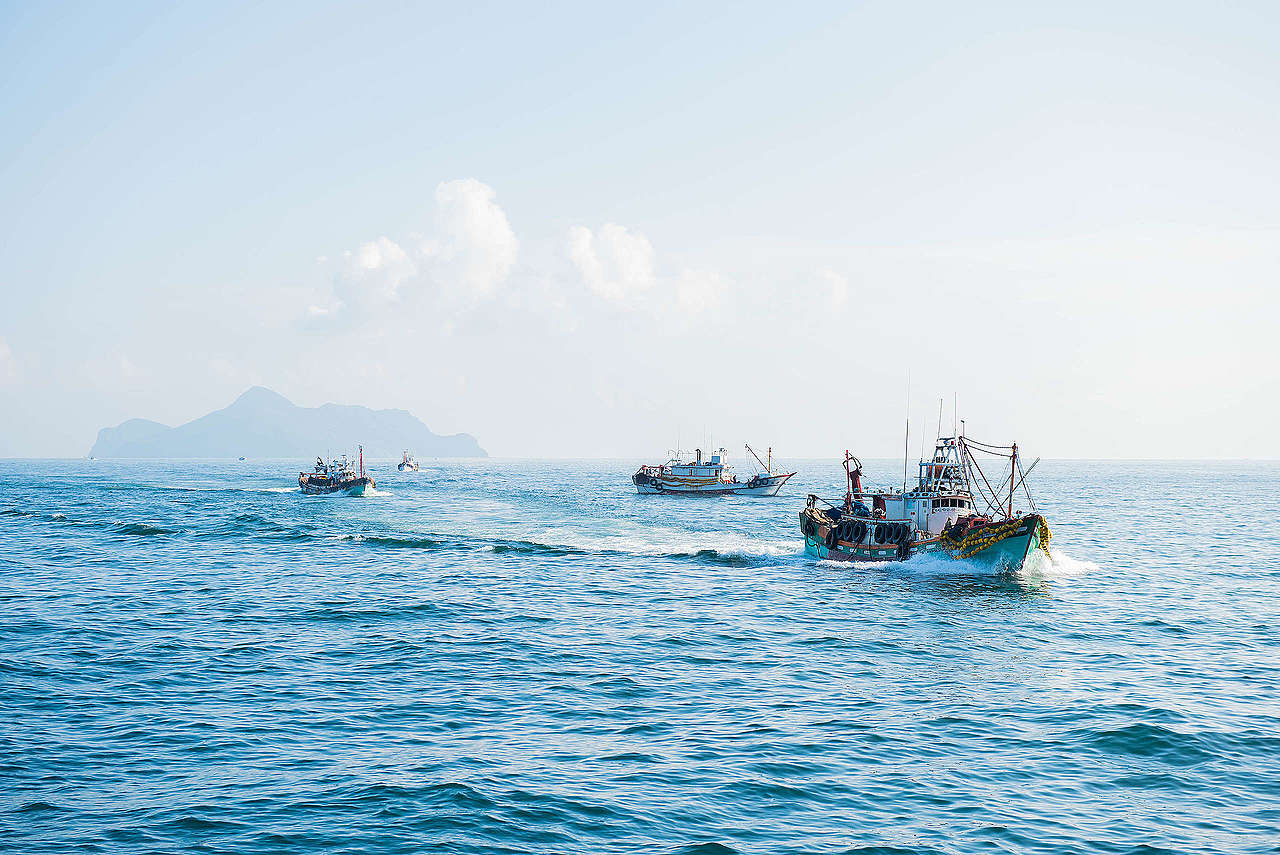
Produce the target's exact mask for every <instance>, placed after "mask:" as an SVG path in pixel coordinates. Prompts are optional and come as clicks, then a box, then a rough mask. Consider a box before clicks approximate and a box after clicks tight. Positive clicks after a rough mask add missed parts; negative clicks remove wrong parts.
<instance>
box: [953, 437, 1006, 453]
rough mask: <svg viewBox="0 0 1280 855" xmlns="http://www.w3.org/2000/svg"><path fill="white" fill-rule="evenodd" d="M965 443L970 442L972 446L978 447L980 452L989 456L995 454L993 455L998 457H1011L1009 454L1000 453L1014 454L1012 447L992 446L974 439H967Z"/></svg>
mask: <svg viewBox="0 0 1280 855" xmlns="http://www.w3.org/2000/svg"><path fill="white" fill-rule="evenodd" d="M965 441H966V442H968V443H969V444H970V445H974V446H977V448H978V450H979V451H982V452H985V453H987V454H993V455H996V456H997V457H1008V456H1009V454H1000V453H999V452H1001V451H1007V452H1009V453H1010V454H1012V453H1013V446H1012V445H991V444H989V443H986V442H978V441H977V440H974V439H967V440H965Z"/></svg>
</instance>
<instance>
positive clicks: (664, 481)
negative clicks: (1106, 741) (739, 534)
mask: <svg viewBox="0 0 1280 855" xmlns="http://www.w3.org/2000/svg"><path fill="white" fill-rule="evenodd" d="M795 474H796V473H794V472H790V473H787V474H785V475H765V476H757V477H755V478H752V479H751V480H748V481H744V482H741V483H735V482H732V481H720V480H709V479H708V480H698V479H686V478H672V477H669V476H663V475H640V474H637V475H633V476H632V479H631V480H632V483H634V484H635V485H636V492H637V493H639V494H640V495H642V496H776V495H778V491H779V490H781V489H782V485H783V484H786V483H787V481H788V480H790V478H791V477H792V476H793V475H795Z"/></svg>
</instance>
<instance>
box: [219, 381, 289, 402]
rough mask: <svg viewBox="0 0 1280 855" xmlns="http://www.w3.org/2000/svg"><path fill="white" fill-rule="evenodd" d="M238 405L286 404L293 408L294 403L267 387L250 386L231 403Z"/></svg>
mask: <svg viewBox="0 0 1280 855" xmlns="http://www.w3.org/2000/svg"><path fill="white" fill-rule="evenodd" d="M236 404H284V405H286V406H289V407H292V406H293V402H292V401H290V400H289V399H288V398H286V397H285V396H284V395H281V394H280V393H279V392H273V391H272V390H270V389H268V388H267V387H266V386H250V387H249V388H248V389H245V390H244V391H243V392H241V393H240V397H239V398H236V399H235V401H233V402H232V403H231V406H233V407H234V406H235V405H236Z"/></svg>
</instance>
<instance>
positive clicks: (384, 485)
mask: <svg viewBox="0 0 1280 855" xmlns="http://www.w3.org/2000/svg"><path fill="white" fill-rule="evenodd" d="M638 463H639V461H627V460H622V461H567V462H561V461H522V460H483V461H444V460H441V461H433V460H427V461H424V466H423V471H421V472H419V473H416V474H415V473H398V472H396V471H395V470H394V461H377V462H374V463H373V464H372V465H371V469H372V474H373V475H374V476H375V477H376V478H377V480H378V489H377V493H376V494H375V495H372V496H366V497H364V498H347V497H332V496H330V497H309V496H303V495H301V494H300V493H299V492H298V490H297V486H296V479H297V472H298V469H299V468H300V467H301V466H309V465H310V462H309V461H305V460H302V461H247V462H240V463H237V462H214V461H204V462H187V461H142V462H134V461H130V462H123V461H102V460H98V461H89V460H74V461H0V849H3V850H5V851H9V852H21V853H44V852H121V853H147V852H200V853H422V852H431V853H435V852H440V853H477V854H478V853H622V852H646V853H649V852H657V853H674V854H677V855H678V854H679V853H689V855H692V853H703V855H716V853H904V855H905V853H991V852H1011V853H1013V852H1016V853H1025V852H1046V853H1048V852H1052V853H1133V854H1134V855H1137V853H1164V852H1177V853H1197V855H1202V853H1217V852H1222V853H1278V852H1280V625H1278V624H1280V492H1278V491H1277V488H1276V484H1277V483H1280V463H1276V462H1263V463H1258V462H1203V463H1202V462H1067V461H1045V462H1043V463H1041V464H1040V465H1039V467H1038V468H1037V469H1036V470H1035V472H1034V473H1033V475H1032V478H1031V481H1032V485H1033V491H1034V492H1035V494H1036V497H1037V500H1038V503H1039V506H1040V508H1041V510H1042V511H1043V512H1044V513H1045V514H1046V516H1047V517H1048V520H1049V524H1050V526H1051V527H1052V529H1053V534H1054V539H1053V549H1054V560H1053V561H1052V563H1051V564H1049V565H1047V566H1045V567H1043V568H1041V569H1040V570H1038V571H1037V572H1035V573H1031V574H1026V575H1021V576H1010V575H1000V576H996V575H984V574H982V573H980V572H978V571H977V570H976V568H973V567H970V566H968V565H966V564H965V563H964V562H952V561H945V560H939V559H936V558H927V557H922V558H918V559H913V560H912V561H911V562H907V563H906V564H901V565H889V566H885V567H876V568H866V567H851V566H847V565H839V564H834V563H826V562H818V561H815V560H813V559H811V558H809V557H807V556H806V555H804V554H803V551H802V540H801V536H800V533H799V525H798V518H797V514H798V512H799V511H800V509H801V508H802V507H803V505H804V500H805V496H806V494H808V493H810V492H815V493H818V494H820V495H823V496H824V497H828V498H838V497H839V496H840V495H841V493H842V486H841V484H842V480H841V479H842V477H843V472H842V470H841V469H840V467H839V464H838V461H836V460H815V461H796V462H795V466H796V468H798V469H799V470H800V474H799V475H798V476H797V477H796V478H795V479H793V480H792V482H791V483H790V484H788V485H787V487H786V488H785V489H784V490H783V492H782V494H781V495H780V496H778V497H777V498H773V499H761V498H732V497H730V498H724V497H722V498H671V497H660V496H638V495H636V493H635V491H634V489H633V488H632V486H631V484H630V481H629V476H630V474H631V472H632V471H634V469H635V468H636V466H637V465H638ZM743 469H744V470H746V469H747V467H743ZM900 473H901V462H900V461H899V462H894V461H869V462H868V464H867V467H866V476H867V482H868V484H869V485H881V486H888V485H891V484H893V483H895V482H894V479H895V478H898V479H899V480H900Z"/></svg>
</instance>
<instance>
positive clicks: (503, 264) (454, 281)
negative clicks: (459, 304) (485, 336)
mask: <svg viewBox="0 0 1280 855" xmlns="http://www.w3.org/2000/svg"><path fill="white" fill-rule="evenodd" d="M495 195H496V194H495V193H494V192H493V188H491V187H489V186H488V185H487V184H484V183H481V182H480V181H477V180H476V179H474V178H463V179H460V180H457V181H445V182H443V183H442V184H440V185H439V186H438V187H436V226H437V228H438V229H439V232H440V236H439V237H438V238H436V239H434V240H430V241H427V242H425V243H424V244H423V246H422V254H423V256H424V257H425V258H426V259H428V261H429V263H430V265H431V268H432V276H433V278H434V279H435V280H436V281H437V282H439V283H440V284H442V285H444V286H445V287H446V288H449V289H451V290H457V291H461V292H462V293H464V294H466V293H469V294H470V295H471V296H475V297H483V296H486V295H488V294H490V293H492V292H493V290H494V289H495V288H496V287H497V286H498V285H501V284H502V283H503V282H505V281H506V279H507V277H508V276H509V275H510V273H511V268H512V267H513V266H514V265H515V263H516V253H517V251H518V250H519V248H520V242H519V241H518V240H516V235H515V232H513V231H512V230H511V224H510V223H509V222H507V215H506V212H504V211H503V210H502V208H501V207H500V206H499V205H498V204H497V203H496V202H495V201H494V197H495Z"/></svg>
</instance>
